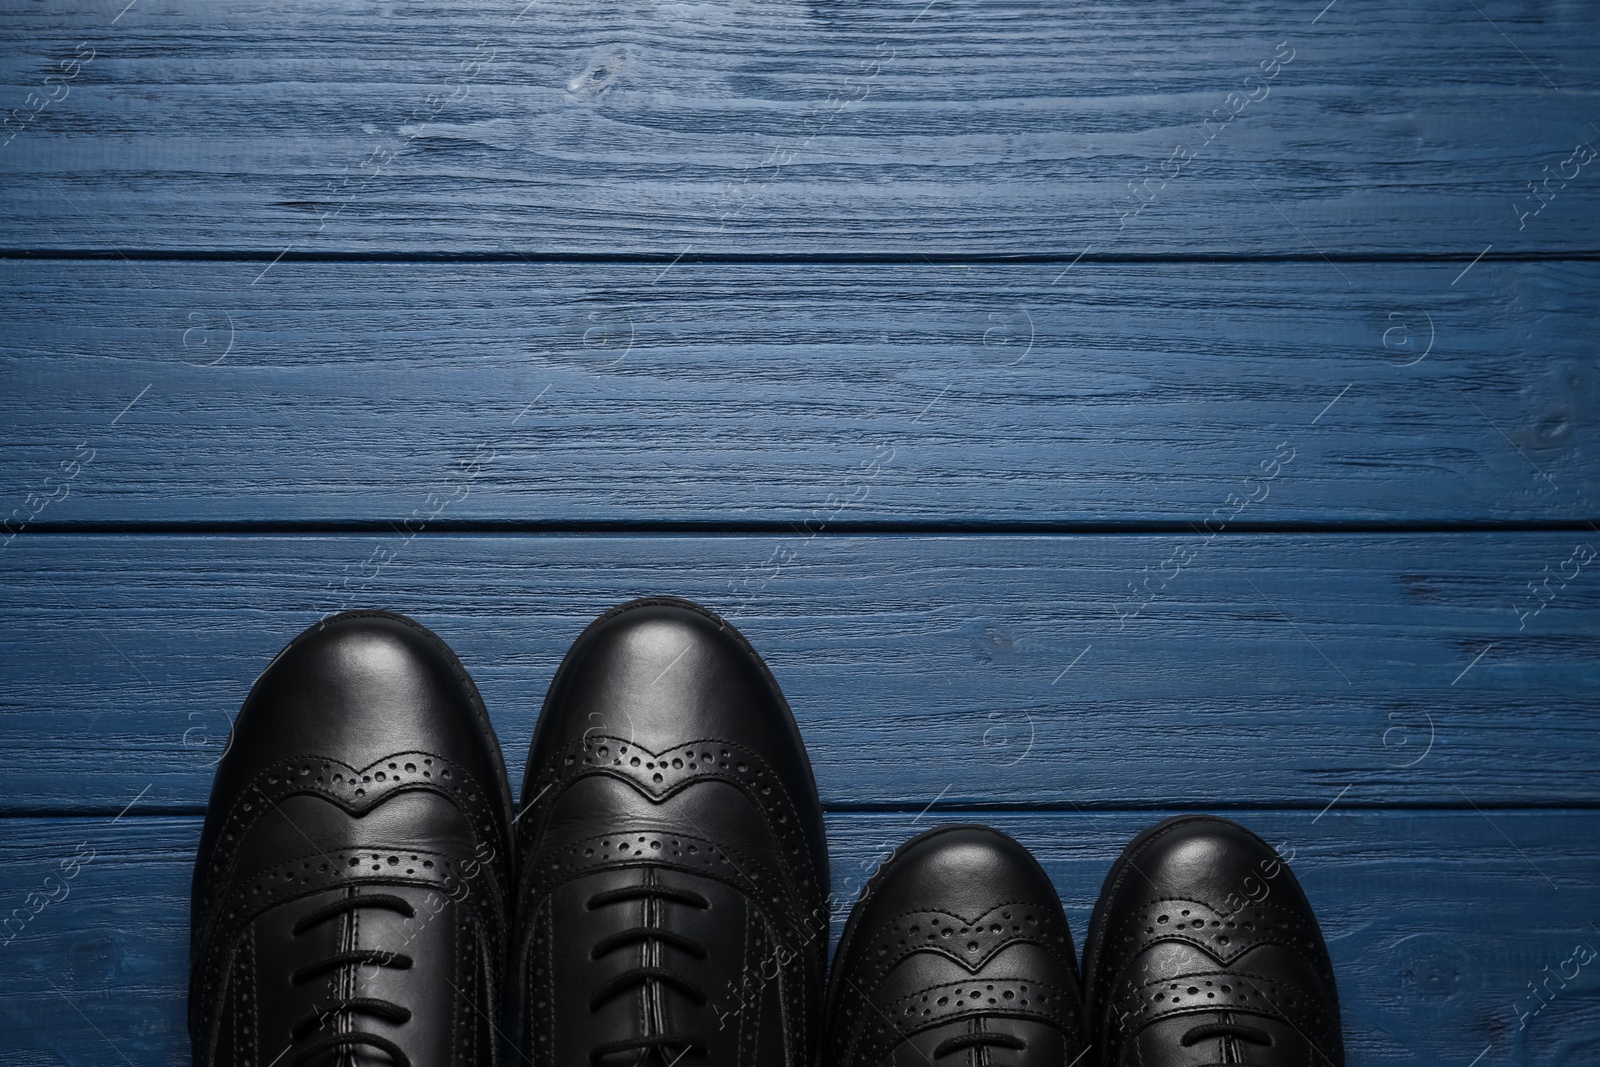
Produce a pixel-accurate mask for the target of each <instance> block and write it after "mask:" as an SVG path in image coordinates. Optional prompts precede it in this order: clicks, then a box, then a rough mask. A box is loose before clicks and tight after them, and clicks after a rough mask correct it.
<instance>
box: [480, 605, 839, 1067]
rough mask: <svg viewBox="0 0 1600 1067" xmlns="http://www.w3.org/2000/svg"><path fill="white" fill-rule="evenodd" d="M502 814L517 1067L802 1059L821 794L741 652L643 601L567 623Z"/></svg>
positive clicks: (820, 866)
mask: <svg viewBox="0 0 1600 1067" xmlns="http://www.w3.org/2000/svg"><path fill="white" fill-rule="evenodd" d="M523 804H524V807H523V809H522V811H521V812H520V813H519V814H518V816H517V819H518V823H517V837H518V848H519V850H520V852H521V865H520V868H519V873H518V890H517V892H518V912H517V937H516V942H515V946H514V949H513V955H512V961H511V968H512V973H511V985H512V988H511V1001H512V1004H511V1014H512V1017H513V1018H514V1019H515V1021H516V1030H517V1035H518V1040H519V1043H520V1048H521V1053H522V1055H523V1056H524V1057H525V1058H526V1060H527V1061H528V1062H529V1063H530V1064H532V1065H534V1067H555V1065H559V1067H573V1065H576V1064H596V1065H602V1067H603V1065H613V1067H620V1065H623V1064H627V1065H630V1067H670V1065H673V1064H677V1065H678V1067H694V1065H696V1064H714V1065H716V1067H736V1065H737V1067H744V1065H754V1064H759V1065H760V1067H784V1065H787V1067H811V1063H812V1057H813V1056H814V1054H815V1048H816V1040H817V1037H818V1035H819V1032H820V1004H821V999H822V983H823V972H824V968H825V966H826V961H827V941H828V922H827V920H828V909H827V893H828V868H827V852H826V843H825V840H824V834H823V824H822V806H821V804H820V803H819V802H818V800H817V789H816V784H815V782H814V781H813V779H812V777H811V765H810V763H809V761H808V760H807V759H806V754H805V750H804V748H803V747H802V746H801V743H800V732H799V729H798V728H797V727H796V726H795V721H794V717H793V716H792V715H791V714H790V712H789V706H788V704H787V703H786V702H785V701H784V699H783V694H782V693H780V692H779V691H778V686H777V683H776V682H774V681H773V678H772V675H771V674H770V673H769V672H768V671H767V668H766V666H765V665H764V664H763V663H762V662H761V659H760V658H759V657H758V656H757V655H756V653H755V651H754V650H753V649H752V648H751V647H750V645H749V644H748V643H747V642H746V641H745V640H744V638H743V637H741V636H740V635H739V634H738V633H737V632H736V631H734V629H733V628H732V627H731V626H729V625H728V624H727V623H726V622H724V621H722V620H721V619H719V618H718V617H717V616H715V615H713V614H712V613H711V612H709V611H707V610H705V609H704V608H701V607H698V606H696V605H694V604H691V603H689V602H688V601H684V600H676V599H670V598H664V597H658V598H652V599H646V600H636V601H633V602H632V603H628V604H624V605H622V606H620V607H617V608H614V609H612V610H611V611H610V612H608V613H606V614H605V615H603V616H601V617H600V618H599V619H598V620H596V621H595V622H594V623H593V624H591V625H590V626H589V628H588V629H586V630H584V632H583V634H582V635H581V636H579V638H578V640H577V642H576V643H575V644H574V645H573V646H572V650H571V651H570V652H569V653H568V654H567V657H566V659H565V660H564V661H563V662H562V664H561V666H560V668H559V669H558V670H557V671H556V675H555V678H554V679H553V680H552V681H551V683H550V692H549V694H548V696H546V698H545V704H544V710H543V712H542V713H541V714H540V716H539V724H538V726H537V727H536V728H535V730H534V736H533V744H532V746H531V748H530V750H529V752H528V768H527V775H526V778H525V779H524V783H523Z"/></svg>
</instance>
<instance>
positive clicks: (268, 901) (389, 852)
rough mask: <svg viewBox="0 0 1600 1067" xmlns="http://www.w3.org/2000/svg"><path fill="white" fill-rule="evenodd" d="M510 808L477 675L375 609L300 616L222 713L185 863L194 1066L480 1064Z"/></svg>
mask: <svg viewBox="0 0 1600 1067" xmlns="http://www.w3.org/2000/svg"><path fill="white" fill-rule="evenodd" d="M510 804H511V790H510V787H509V786H508V785H507V783H506V777H505V767H504V765H503V763H502V762H501V759H500V747H499V745H498V743H497V742H496V741H495V737H494V732H493V731H492V729H491V728H490V725H489V718H488V716H487V715H486V714H485V712H484V708H483V704H482V702H481V701H480V700H479V699H478V694H477V690H476V689H475V688H474V687H473V684H472V681H471V680H470V679H469V678H468V677H467V674H466V672H465V671H464V670H463V669H462V667H461V664H460V662H459V661H458V660H457V659H456V657H455V656H454V655H453V654H452V653H451V652H450V650H449V649H448V648H446V647H445V645H444V643H443V642H442V641H440V640H439V639H438V638H437V637H435V636H434V635H433V634H432V633H430V632H428V631H427V630H425V629H423V628H422V627H421V626H418V625H417V624H416V623H414V622H412V621H411V620H409V619H405V618H402V617H400V616H398V615H390V614H387V613H384V612H373V611H365V612H349V613H346V614H343V615H338V616H335V617H333V618H331V619H328V620H327V621H325V622H323V623H320V624H318V625H316V626H313V627H312V628H311V629H309V630H307V631H306V632H305V633H303V634H301V635H300V636H299V637H297V638H295V639H294V641H292V642H291V643H290V644H289V646H288V647H287V648H286V649H284V650H283V651H282V652H281V653H279V655H278V657H277V658H276V659H274V660H273V661H272V663H271V665H269V666H268V667H267V669H266V671H265V672H263V673H262V675H261V677H260V678H259V679H258V680H257V681H256V684H255V686H254V687H253V688H252V689H251V690H250V695H249V697H248V698H247V699H246V700H245V702H244V707H243V708H242V709H241V710H240V712H239V716H238V718H237V719H236V720H235V721H234V725H233V732H232V735H231V736H230V739H229V746H228V748H227V750H226V751H225V752H224V754H223V756H222V759H221V761H220V762H219V764H218V766H217V774H216V780H215V782H214V783H213V785H212V789H211V804H210V807H209V808H208V809H207V812H206V821H205V828H204V830H203V831H202V833H201V839H200V852H199V856H198V858H197V859H196V861H195V870H194V889H193V899H192V910H191V924H192V926H191V931H190V970H189V1034H190V1038H191V1042H192V1045H193V1052H194V1063H195V1064H196V1067H269V1065H275V1067H352V1065H360V1067H374V1065H383V1067H434V1065H443V1064H449V1065H453V1067H482V1065H487V1064H491V1063H494V1062H497V1058H496V1055H495V1045H496V1034H495V1029H496V1028H495V1026H494V1024H493V1020H494V1019H495V1017H496V1011H497V1009H498V1007H499V1004H500V983H501V977H502V967H503V961H504V953H505V949H504V946H505V943H506V939H507V936H508V932H509V931H508V926H509V924H508V922H507V911H508V908H509V897H510V888H511V886H510V876H511V855H510V847H511V845H510V840H509V835H510V820H511V814H510Z"/></svg>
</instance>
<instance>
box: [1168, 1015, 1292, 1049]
mask: <svg viewBox="0 0 1600 1067" xmlns="http://www.w3.org/2000/svg"><path fill="white" fill-rule="evenodd" d="M1214 1037H1233V1038H1238V1039H1239V1040H1240V1041H1248V1042H1249V1043H1250V1044H1252V1045H1262V1046H1265V1047H1268V1048H1270V1047H1271V1046H1272V1035H1271V1034H1269V1033H1267V1032H1266V1031H1265V1030H1258V1029H1256V1028H1255V1027H1254V1026H1246V1025H1245V1024H1244V1023H1240V1022H1233V1021H1232V1020H1229V1021H1228V1022H1221V1023H1204V1024H1202V1025H1200V1026H1192V1027H1190V1028H1189V1029H1188V1030H1187V1031H1185V1032H1184V1035H1183V1036H1182V1037H1181V1038H1179V1039H1178V1043H1179V1044H1181V1045H1182V1046H1183V1047H1184V1048H1188V1047H1189V1046H1190V1045H1193V1044H1196V1043H1198V1042H1201V1041H1207V1040H1210V1039H1211V1038H1214Z"/></svg>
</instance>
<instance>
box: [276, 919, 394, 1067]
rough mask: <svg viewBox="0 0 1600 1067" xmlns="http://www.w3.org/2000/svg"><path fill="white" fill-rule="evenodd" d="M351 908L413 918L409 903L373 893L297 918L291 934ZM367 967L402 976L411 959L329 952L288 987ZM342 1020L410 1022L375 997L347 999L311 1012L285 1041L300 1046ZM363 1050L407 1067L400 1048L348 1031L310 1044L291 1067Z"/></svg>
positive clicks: (299, 972) (368, 951)
mask: <svg viewBox="0 0 1600 1067" xmlns="http://www.w3.org/2000/svg"><path fill="white" fill-rule="evenodd" d="M357 908H384V909H387V910H389V911H395V912H399V913H400V914H401V915H403V916H405V917H406V918H408V919H409V918H411V917H413V916H414V915H416V913H417V912H416V909H415V908H413V907H412V906H411V905H410V903H409V902H407V901H405V900H403V899H402V898H400V897H396V896H390V895H388V894H386V893H374V894H372V895H370V896H353V897H344V898H342V899H340V900H336V901H334V902H333V903H332V904H328V905H326V906H324V907H321V908H318V909H317V910H316V911H313V912H311V913H310V914H308V915H302V916H301V917H300V920H299V921H298V922H296V923H295V924H294V929H293V930H292V931H291V933H292V934H293V935H294V936H295V937H299V936H300V935H301V934H303V933H305V932H306V931H307V930H309V929H311V928H312V927H314V926H317V925H319V924H321V923H324V922H327V921H328V920H329V919H332V918H334V917H336V916H339V915H346V914H349V913H350V912H353V911H355V910H356V909H357ZM358 963H369V964H372V965H373V966H375V967H393V968H394V969H395V970H399V971H403V970H407V969H408V968H410V966H411V957H410V956H405V955H401V954H400V953H397V952H384V951H382V950H381V949H371V948H367V949H353V950H351V951H349V952H335V953H333V954H332V955H330V956H326V957H324V958H322V959H320V960H318V961H317V962H315V963H313V964H310V965H309V966H306V967H302V968H300V969H299V970H297V971H295V972H294V974H292V975H290V977H289V981H290V983H291V984H293V985H301V984H303V983H305V982H309V981H310V980H311V979H313V978H316V977H317V976H319V975H323V974H327V973H328V972H330V971H336V970H338V969H339V968H341V967H348V966H350V965H352V964H358ZM342 1014H350V1015H366V1016H370V1017H372V1018H376V1019H383V1020H385V1021H386V1022H391V1023H395V1024H396V1025H398V1024H400V1023H403V1022H406V1021H407V1020H409V1019H410V1018H411V1012H410V1011H409V1010H407V1009H406V1008H403V1007H401V1006H400V1005H398V1004H395V1003H392V1002H390V1001H387V1000H380V999H378V998H377V997H350V998H347V999H345V1000H339V1001H335V1002H334V1003H333V1004H331V1005H329V1006H328V1007H326V1008H320V1009H317V1010H314V1011H312V1012H311V1014H309V1015H307V1016H306V1017H305V1018H303V1019H301V1020H300V1021H299V1022H297V1023H295V1025H294V1029H293V1030H291V1031H290V1037H291V1038H292V1039H293V1040H295V1041H301V1040H304V1039H305V1038H306V1037H308V1036H310V1035H311V1034H313V1033H315V1032H316V1031H318V1030H320V1029H322V1028H323V1027H324V1026H326V1025H327V1023H328V1021H329V1020H330V1019H333V1018H334V1017H336V1016H339V1015H342ZM358 1046H368V1047H371V1048H376V1049H381V1050H383V1051H384V1052H385V1053H387V1054H388V1056H389V1058H390V1059H392V1060H394V1062H395V1067H411V1060H410V1059H409V1058H408V1057H407V1056H406V1054H405V1053H404V1052H403V1051H401V1049H400V1046H399V1045H396V1044H395V1043H394V1042H393V1041H390V1040H389V1039H388V1038H386V1037H383V1036H381V1035H379V1034H369V1033H365V1032H363V1031H351V1032H349V1033H342V1034H329V1035H328V1036H327V1037H324V1038H321V1039H320V1040H318V1041H316V1042H314V1043H312V1044H311V1045H309V1046H307V1047H306V1048H304V1049H302V1050H301V1051H300V1054H299V1055H298V1056H296V1057H295V1059H294V1061H293V1063H294V1067H301V1065H303V1064H306V1063H308V1062H310V1061H311V1060H313V1059H315V1058H317V1057H318V1056H321V1055H322V1054H323V1053H325V1052H327V1051H329V1050H330V1049H337V1048H355V1047H358Z"/></svg>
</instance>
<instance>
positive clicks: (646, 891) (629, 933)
mask: <svg viewBox="0 0 1600 1067" xmlns="http://www.w3.org/2000/svg"><path fill="white" fill-rule="evenodd" d="M630 900H644V901H660V902H663V903H672V904H682V905H685V906H687V907H691V908H709V907H711V902H710V901H708V900H707V899H706V898H705V897H703V896H701V895H700V894H699V893H692V892H689V891H688V890H684V889H672V888H669V887H667V886H662V885H631V886H623V887H622V888H620V889H607V890H605V891H603V892H600V893H596V894H595V895H594V896H592V897H590V898H589V900H588V902H587V903H586V904H585V907H587V908H588V909H589V910H590V911H594V910H595V909H596V908H603V907H606V906H608V905H611V904H621V903H624V902H626V901H630ZM651 943H657V944H663V945H671V946H672V947H673V948H676V949H678V950H680V951H682V952H686V953H688V954H689V955H690V956H693V957H694V958H695V959H705V957H706V948H705V946H704V945H702V944H701V943H700V942H698V941H696V940H694V939H693V938H690V937H685V936H684V935H682V934H678V933H674V932H672V931H671V930H663V929H661V928H660V927H659V926H637V927H634V928H632V929H630V930H622V931H620V932H618V933H615V934H611V935H609V936H607V937H603V938H601V939H600V940H599V941H597V942H596V943H595V946H594V948H593V949H592V950H591V951H590V953H589V958H590V959H592V960H598V959H599V958H600V957H602V956H604V955H606V954H608V953H611V952H614V951H616V950H617V949H619V948H625V947H627V946H629V945H639V944H643V945H649V944H651ZM652 982H655V983H657V984H659V985H662V986H666V987H668V988H670V989H674V990H676V991H678V992H679V993H681V994H683V995H684V996H686V997H688V998H689V999H690V1000H691V1001H693V1002H694V1003H695V1004H697V1005H698V1004H704V1003H705V1002H706V994H705V991H704V990H703V989H701V988H700V987H699V986H697V985H695V984H694V983H693V982H691V981H689V980H688V979H687V978H685V977H683V975H681V974H677V973H676V972H674V971H671V970H668V969H667V968H664V967H653V966H640V967H632V968H629V969H628V970H626V971H624V972H622V973H621V974H619V975H617V976H616V977H615V978H613V979H611V980H610V981H609V982H607V983H606V984H605V985H603V986H601V987H600V988H599V989H598V990H596V991H595V994H594V996H593V997H591V998H590V999H589V1010H590V1011H591V1012H595V1011H599V1010H600V1008H601V1007H602V1006H603V1005H605V1004H606V1003H608V1002H609V1001H611V1000H612V999H614V998H616V997H618V996H620V995H622V994H623V993H626V992H627V991H628V990H630V989H637V988H638V987H640V986H643V985H648V984H650V983H652ZM649 1049H654V1050H657V1051H659V1052H661V1053H662V1054H663V1055H665V1054H666V1052H667V1051H668V1050H670V1049H678V1050H680V1051H679V1052H678V1056H680V1057H681V1056H683V1055H685V1054H687V1053H689V1052H696V1053H702V1054H703V1053H704V1052H706V1050H707V1045H706V1042H705V1041H704V1040H703V1039H701V1038H700V1037H698V1036H696V1035H694V1034H650V1035H648V1036H645V1037H640V1038H632V1039H628V1040H623V1041H608V1042H606V1043H605V1044H603V1045H597V1046H595V1047H594V1048H593V1049H591V1050H590V1051H589V1062H591V1063H599V1062H600V1061H601V1060H603V1059H605V1058H606V1057H607V1056H614V1055H616V1054H617V1053H619V1052H642V1051H645V1050H649Z"/></svg>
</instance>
